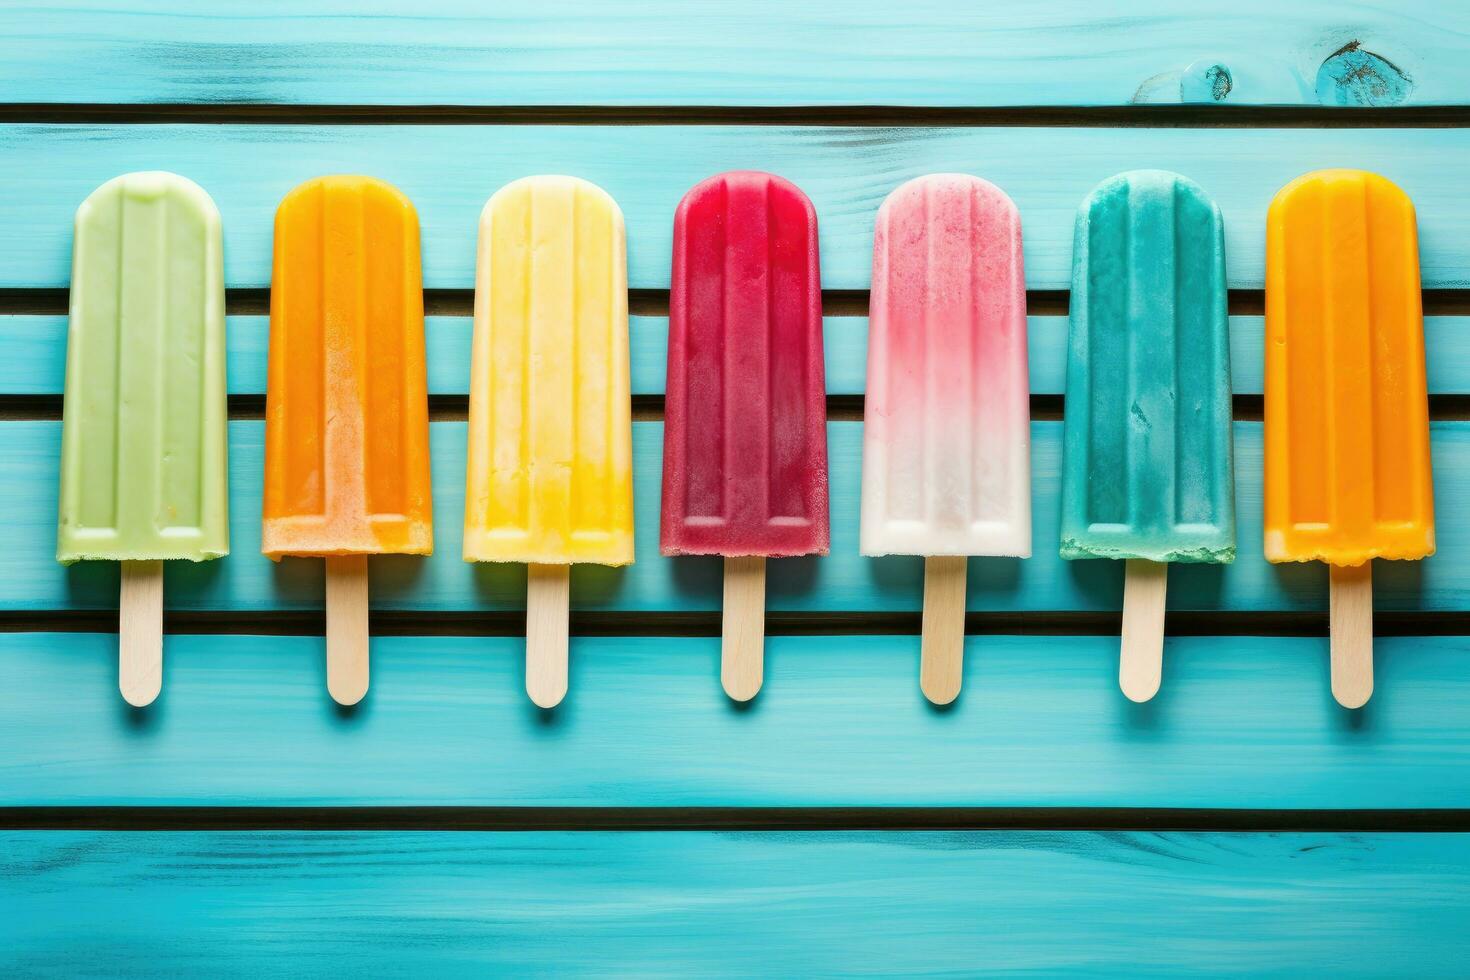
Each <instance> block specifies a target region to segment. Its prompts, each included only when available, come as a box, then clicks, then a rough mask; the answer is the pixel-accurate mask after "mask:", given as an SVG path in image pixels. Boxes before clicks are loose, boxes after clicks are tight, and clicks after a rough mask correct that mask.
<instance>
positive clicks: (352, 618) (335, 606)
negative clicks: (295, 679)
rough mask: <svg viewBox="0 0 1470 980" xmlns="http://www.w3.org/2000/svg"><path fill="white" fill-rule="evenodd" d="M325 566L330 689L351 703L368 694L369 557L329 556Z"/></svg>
mask: <svg viewBox="0 0 1470 980" xmlns="http://www.w3.org/2000/svg"><path fill="white" fill-rule="evenodd" d="M323 564H324V565H325V566H326V569H325V572H326V586H325V591H326V594H325V606H326V614H327V616H326V619H327V691H328V692H330V693H331V695H332V700H333V701H336V702H337V703H338V704H340V705H342V706H343V707H351V706H352V705H354V704H357V702H359V701H361V700H362V699H363V697H365V696H366V695H367V691H368V679H369V676H370V661H369V659H368V560H367V558H366V557H365V556H363V555H346V556H340V557H329V558H327V559H326V560H325V561H324V562H323Z"/></svg>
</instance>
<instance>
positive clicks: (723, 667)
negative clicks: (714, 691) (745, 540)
mask: <svg viewBox="0 0 1470 980" xmlns="http://www.w3.org/2000/svg"><path fill="white" fill-rule="evenodd" d="M765 658H766V560H765V559H764V558H761V557H750V556H741V557H738V558H726V559H725V612H724V619H723V624H722V628H721V635H720V684H721V685H722V686H723V687H724V688H725V693H726V694H728V695H729V696H730V697H731V699H733V700H735V701H749V700H750V699H751V698H753V697H755V696H756V695H757V694H759V693H760V690H761V681H762V680H763V679H764V675H765Z"/></svg>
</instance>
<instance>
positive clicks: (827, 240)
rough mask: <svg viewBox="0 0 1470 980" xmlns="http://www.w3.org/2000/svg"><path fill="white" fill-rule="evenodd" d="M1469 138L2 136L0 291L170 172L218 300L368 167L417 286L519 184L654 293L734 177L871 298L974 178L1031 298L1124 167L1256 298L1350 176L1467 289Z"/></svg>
mask: <svg viewBox="0 0 1470 980" xmlns="http://www.w3.org/2000/svg"><path fill="white" fill-rule="evenodd" d="M1467 156H1470V130H1465V129H1433V130H1412V129H1374V130H1367V131H1364V130H1343V129H1330V130H1322V129H1317V130H1312V129H1296V130H1267V129H1261V130H1256V129H1190V130H1184V129H1152V130H1150V129H1129V130H1121V131H1120V130H1107V129H1024V128H1022V129H1013V128H1002V129H986V128H975V129H908V128H889V129H852V128H823V127H795V128H786V127H764V126H763V127H734V126H675V127H666V126H611V127H607V126H570V127H567V126H520V127H506V126H483V127H480V126H475V127H453V126H3V127H0V184H3V186H4V187H5V188H6V192H7V196H6V206H5V207H6V211H5V215H6V234H5V236H3V238H0V287H38V286H63V285H65V284H66V283H67V280H68V277H69V275H70V264H69V263H70V255H71V237H72V231H71V227H72V218H73V214H74V212H75V210H76V207H77V204H78V203H80V202H81V200H82V199H83V198H85V197H86V195H87V194H88V193H90V192H91V191H92V190H93V188H95V187H96V186H97V185H98V184H100V183H102V182H103V181H104V180H106V179H108V178H110V177H112V176H114V175H116V174H118V173H121V172H124V171H129V170H139V169H157V168H167V169H171V170H175V171H178V172H179V173H182V174H184V175H186V176H188V177H190V178H192V179H193V180H195V181H197V182H198V183H199V184H200V185H202V186H203V187H204V189H205V190H207V191H208V192H209V193H210V194H211V195H212V196H213V198H214V200H215V202H216V203H217V204H218V205H219V208H220V212H221V214H222V216H223V220H224V233H225V274H226V279H227V281H228V283H229V284H230V285H231V286H263V285H266V284H267V282H268V280H269V269H270V255H271V243H270V236H271V222H272V217H273V215H274V211H275V208H276V205H277V204H278V203H279V202H280V200H281V197H282V196H283V195H284V194H285V193H286V192H287V191H288V190H290V189H291V188H292V187H293V186H295V185H296V184H297V183H299V182H300V181H302V180H304V179H306V178H309V177H312V176H314V175H317V174H320V173H333V172H349V173H358V172H363V171H371V172H372V173H373V174H375V175H377V176H379V177H382V178H384V179H386V180H389V181H392V182H393V183H394V184H396V185H398V186H399V187H400V188H402V189H403V191H404V192H405V193H407V194H408V196H409V197H410V198H412V199H413V201H414V202H415V204H416V205H417V206H418V209H419V214H420V217H421V219H422V222H423V255H424V284H425V285H426V286H429V287H460V288H468V287H469V286H470V285H471V284H472V281H473V274H472V269H473V259H474V251H475V225H476V219H477V217H478V215H479V212H480V209H481V208H482V207H483V206H484V203H485V201H486V199H487V198H488V197H489V196H490V194H491V193H492V192H494V191H495V190H496V189H497V188H498V187H500V186H501V185H502V184H504V183H506V182H507V181H509V180H511V179H513V178H516V177H520V176H524V175H526V174H533V173H545V172H551V173H573V174H577V175H578V176H582V177H586V178H587V179H589V180H591V181H593V182H595V183H597V184H599V185H601V186H602V187H604V188H605V189H606V190H607V191H608V192H609V193H611V194H612V195H613V197H614V198H616V199H617V201H618V203H619V204H620V205H621V206H622V208H623V211H624V212H625V214H626V216H627V221H628V233H629V240H628V245H629V258H628V261H629V270H628V271H629V280H630V283H631V285H633V286H635V287H649V288H658V287H665V286H667V285H668V281H669V265H670V262H669V255H670V248H671V245H670V237H671V234H672V228H673V215H674V208H675V206H676V205H677V203H678V201H679V198H680V197H681V196H682V195H683V194H684V192H685V191H686V190H688V188H689V187H691V186H692V185H693V184H694V183H695V182H697V181H699V180H701V179H703V178H705V177H707V176H709V175H710V174H712V173H717V172H719V171H722V170H727V169H730V168H731V167H753V168H759V169H764V170H771V171H775V172H777V173H780V174H783V175H784V176H786V177H788V178H790V179H792V180H794V181H796V183H798V184H800V185H801V186H802V188H803V189H805V190H806V192H807V193H808V194H809V195H810V196H811V198H812V201H813V202H814V204H815V206H816V209H817V214H818V217H819V220H820V222H821V226H822V230H821V243H822V275H823V283H824V285H826V286H827V287H828V288H844V289H849V288H850V289H856V288H863V287H866V286H867V284H868V278H869V272H870V266H871V262H872V256H871V252H872V232H873V217H874V214H875V213H876V212H877V209H878V205H879V204H880V203H881V202H882V200H883V198H884V197H885V196H887V194H888V193H889V192H890V191H892V190H893V188H894V187H896V186H898V185H899V184H900V183H902V182H903V181H904V180H906V179H908V178H910V177H914V176H917V175H919V174H924V173H932V172H936V171H954V170H959V171H973V172H976V173H979V174H981V175H983V176H985V177H986V178H988V179H990V180H992V181H994V182H995V183H997V184H999V185H1000V186H1001V187H1002V188H1004V189H1005V191H1006V192H1007V193H1008V194H1010V196H1011V197H1012V198H1014V199H1015V201H1016V204H1017V205H1018V206H1019V207H1020V210H1021V218H1022V222H1023V224H1024V234H1025V242H1026V256H1025V259H1026V272H1027V283H1028V285H1030V286H1031V287H1032V288H1047V289H1052V288H1057V289H1060V288H1066V286H1067V285H1068V281H1069V279H1070V273H1071V262H1072V225H1073V219H1074V216H1075V212H1076V208H1077V205H1078V203H1079V202H1080V201H1081V200H1082V198H1083V196H1084V195H1085V194H1086V193H1087V192H1088V190H1089V189H1091V188H1092V187H1093V185H1095V184H1096V183H1097V182H1098V181H1099V180H1102V179H1103V178H1105V177H1108V176H1110V175H1112V174H1114V173H1117V172H1118V171H1120V170H1127V169H1132V168H1136V167H1160V168H1164V169H1168V170H1176V171H1178V172H1180V173H1182V174H1185V175H1186V176H1188V177H1190V178H1192V179H1194V180H1195V181H1197V182H1198V183H1199V184H1200V185H1201V186H1203V187H1204V189H1205V190H1206V191H1208V192H1209V193H1210V194H1211V195H1212V196H1213V197H1214V198H1215V200H1216V201H1217V202H1218V203H1219V205H1220V207H1221V209H1222V211H1223V212H1224V215H1225V238H1226V247H1227V251H1228V263H1229V274H1230V282H1231V285H1232V286H1237V287H1259V286H1260V285H1261V283H1262V253H1263V249H1264V241H1265V224H1264V222H1265V212H1266V206H1267V205H1268V204H1269V202H1270V200H1271V197H1272V195H1273V194H1275V192H1276V191H1277V190H1278V189H1280V187H1281V186H1282V185H1283V184H1285V183H1286V182H1287V181H1289V180H1291V179H1292V178H1294V177H1296V176H1298V175H1300V174H1302V173H1304V172H1306V171H1308V170H1313V169H1316V168H1319V167H1326V166H1354V167H1362V168H1364V169H1368V170H1374V171H1378V172H1380V173H1383V174H1384V175H1386V176H1388V177H1390V178H1391V179H1393V180H1395V181H1397V182H1398V183H1399V184H1401V185H1402V186H1403V188H1404V189H1405V190H1406V191H1407V192H1408V193H1409V195H1410V196H1411V197H1412V198H1413V199H1414V201H1415V204H1416V205H1417V206H1418V212H1419V219H1420V233H1421V243H1420V244H1421V259H1422V265H1423V276H1424V283H1425V285H1426V286H1443V287H1450V286H1465V285H1467V284H1470V236H1467V235H1466V234H1465V229H1466V228H1470V195H1466V194H1465V193H1464V188H1463V186H1462V182H1461V180H1460V175H1459V172H1458V171H1457V170H1456V168H1455V167H1454V166H1452V165H1451V161H1456V160H1462V159H1465V158H1467Z"/></svg>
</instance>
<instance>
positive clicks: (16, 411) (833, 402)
mask: <svg viewBox="0 0 1470 980" xmlns="http://www.w3.org/2000/svg"><path fill="white" fill-rule="evenodd" d="M469 407H470V400H469V396H468V395H430V396H429V421H431V422H463V421H465V420H466V419H467V418H469ZM863 408H864V400H863V396H862V395H828V396H827V421H829V422H861V421H862V420H863ZM61 410H62V396H61V395H0V422H59V421H60V420H61ZM228 412H229V417H230V419H232V420H234V421H250V420H254V421H259V420H261V419H264V418H265V396H264V395H230V396H229V399H228ZM632 412H633V421H635V422H662V421H663V419H664V396H663V395H634V396H632ZM1065 412H1066V398H1065V396H1063V395H1055V394H1047V395H1032V396H1031V421H1033V422H1060V421H1062V420H1063V418H1064V415H1065ZM1231 417H1232V418H1233V419H1234V420H1235V421H1237V422H1260V421H1262V420H1263V419H1264V418H1265V401H1264V399H1263V396H1261V395H1234V396H1232V398H1231ZM1429 420H1430V421H1431V422H1464V421H1470V394H1462V395H1447V394H1442V395H1430V396H1429Z"/></svg>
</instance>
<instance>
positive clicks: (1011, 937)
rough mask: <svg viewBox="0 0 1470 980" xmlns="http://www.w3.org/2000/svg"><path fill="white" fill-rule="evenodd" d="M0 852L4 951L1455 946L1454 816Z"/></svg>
mask: <svg viewBox="0 0 1470 980" xmlns="http://www.w3.org/2000/svg"><path fill="white" fill-rule="evenodd" d="M0 878H3V880H4V881H5V882H6V891H7V893H8V895H9V896H11V897H12V898H13V902H12V903H11V909H10V910H9V912H8V913H7V914H6V916H5V917H4V918H3V919H0V943H3V944H4V946H5V949H6V960H7V961H8V962H9V963H10V965H11V972H13V973H15V974H17V975H24V976H64V977H69V978H70V977H93V976H107V977H148V978H152V977H157V976H211V977H260V976H293V977H342V976H436V977H460V976H464V977H483V976H487V975H492V976H599V977H600V976H614V975H616V976H638V977H693V976H698V977H717V976H739V977H763V976H764V977H773V976H786V977H822V976H856V975H864V976H866V975H871V974H875V973H879V974H883V975H889V976H904V977H954V976H973V975H977V974H983V975H998V974H1007V975H1009V974H1026V975H1039V976H1059V975H1079V974H1080V975H1090V976H1096V975H1104V976H1106V975H1119V976H1129V977H1155V976H1234V977H1282V978H1293V980H1294V978H1297V977H1303V976H1334V977H1377V976H1384V975H1396V976H1414V977H1440V976H1443V977H1453V976H1462V975H1463V973H1464V964H1465V958H1466V957H1467V956H1470V937H1467V934H1466V931H1465V929H1464V910H1465V905H1466V903H1467V902H1470V839H1467V838H1466V837H1464V836H1460V835H1453V834H1422V835H1421V834H1367V835H1354V836H1348V835H1334V834H1301V833H1298V834H1269V835H1267V834H1249V835H1247V834H1182V833H1172V834H1142V833H1130V834H1093V833H1062V832H1054V833H1039V834H1026V835H1013V834H1003V833H993V832H992V833H952V832H939V833H935V832H931V833H890V834H878V833H850V834H836V833H819V834H790V835H787V834H737V833H635V834H613V833H549V832H542V833H521V834H509V833H480V834H477V833H465V832H459V833H455V832H440V833H381V832H379V833H344V834H332V833H317V834H312V833H289V832H269V833H198V834H164V833H143V834H108V833H78V832H47V833H14V832H12V833H6V834H0ZM1141 924H1144V925H1141ZM1141 929H1142V930H1143V931H1144V932H1145V934H1146V938H1140V930H1141Z"/></svg>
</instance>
